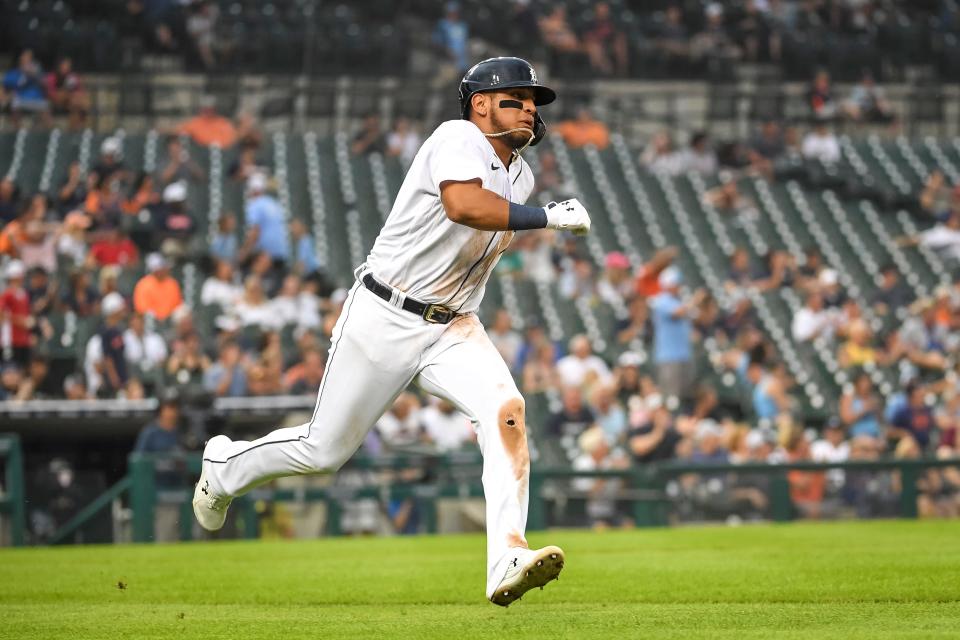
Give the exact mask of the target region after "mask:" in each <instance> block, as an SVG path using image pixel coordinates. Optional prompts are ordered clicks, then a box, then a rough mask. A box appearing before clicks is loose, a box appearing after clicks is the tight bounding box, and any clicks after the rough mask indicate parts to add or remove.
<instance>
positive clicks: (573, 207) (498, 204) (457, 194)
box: [440, 178, 590, 235]
mask: <svg viewBox="0 0 960 640" xmlns="http://www.w3.org/2000/svg"><path fill="white" fill-rule="evenodd" d="M440 200H441V202H442V203H443V209H444V211H445V212H446V214H447V217H448V218H449V219H450V220H451V221H453V222H456V223H457V224H462V225H465V226H468V227H472V228H474V229H481V230H483V231H508V230H509V231H520V230H524V229H544V228H547V229H565V230H569V231H572V232H573V233H575V234H577V235H584V234H586V233H587V232H588V231H590V216H589V215H588V214H587V210H586V209H585V208H584V206H583V205H582V204H580V202H579V201H578V200H577V199H576V198H574V199H572V200H565V201H564V202H561V203H559V204H557V203H555V202H551V203H550V204H548V205H547V206H546V207H528V206H526V205H522V204H517V203H516V202H510V201H509V200H507V199H505V198H502V197H500V196H499V195H497V194H496V193H494V192H493V191H490V190H489V189H484V188H483V186H482V183H481V180H480V178H475V179H473V180H466V181H456V180H445V181H443V182H441V183H440Z"/></svg>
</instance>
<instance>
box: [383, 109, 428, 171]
mask: <svg viewBox="0 0 960 640" xmlns="http://www.w3.org/2000/svg"><path fill="white" fill-rule="evenodd" d="M422 142H423V139H422V138H421V137H420V134H419V133H418V132H417V129H416V127H415V126H414V125H413V123H411V122H410V119H409V118H404V117H399V118H397V119H396V121H395V122H394V123H393V130H392V131H391V132H390V133H389V134H387V155H388V156H392V157H394V158H399V159H400V163H401V164H402V165H403V166H404V167H409V166H410V163H411V162H413V158H414V156H416V155H417V151H419V150H420V144H421V143H422Z"/></svg>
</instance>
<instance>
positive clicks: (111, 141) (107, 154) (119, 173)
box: [88, 136, 130, 192]
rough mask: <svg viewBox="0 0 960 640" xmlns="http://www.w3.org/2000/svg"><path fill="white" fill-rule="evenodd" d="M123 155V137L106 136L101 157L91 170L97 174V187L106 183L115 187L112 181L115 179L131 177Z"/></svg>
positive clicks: (101, 148) (90, 190) (102, 144)
mask: <svg viewBox="0 0 960 640" xmlns="http://www.w3.org/2000/svg"><path fill="white" fill-rule="evenodd" d="M122 157H123V141H122V139H121V138H120V137H118V136H110V137H108V138H104V140H103V142H102V143H100V157H99V158H98V159H97V162H96V163H95V164H94V165H93V169H92V170H91V173H94V174H96V176H97V183H96V187H95V188H100V185H104V184H108V185H111V188H113V187H114V186H115V185H113V184H111V183H113V182H114V181H120V182H123V181H125V180H128V179H129V178H130V169H128V168H127V165H126V164H125V163H124V162H123V159H122ZM93 190H94V189H93V188H91V189H89V190H88V191H89V192H93Z"/></svg>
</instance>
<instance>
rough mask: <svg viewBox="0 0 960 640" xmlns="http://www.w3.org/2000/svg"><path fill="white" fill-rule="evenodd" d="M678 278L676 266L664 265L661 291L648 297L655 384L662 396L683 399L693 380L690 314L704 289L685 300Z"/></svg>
mask: <svg viewBox="0 0 960 640" xmlns="http://www.w3.org/2000/svg"><path fill="white" fill-rule="evenodd" d="M681 282H682V276H681V274H680V270H679V269H677V268H676V267H667V268H666V269H664V270H663V271H662V272H661V273H660V277H659V284H660V293H658V294H657V295H655V296H653V297H652V298H651V299H650V313H651V316H652V318H653V361H654V364H655V365H656V369H657V384H658V385H659V386H660V391H661V392H662V393H663V394H664V395H665V396H674V397H677V398H681V399H686V398H689V397H690V396H691V395H692V392H693V381H694V375H693V374H694V372H693V340H692V335H693V323H692V321H691V316H692V315H693V313H694V311H695V309H696V307H697V305H698V304H700V302H701V301H702V300H703V296H704V291H703V290H699V291H697V292H696V293H695V294H694V295H693V297H691V298H690V299H689V300H688V301H686V302H684V301H682V300H681V299H680V284H681Z"/></svg>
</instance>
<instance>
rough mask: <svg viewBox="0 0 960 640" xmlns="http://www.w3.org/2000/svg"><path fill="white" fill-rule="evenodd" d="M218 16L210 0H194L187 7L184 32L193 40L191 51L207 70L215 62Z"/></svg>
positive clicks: (211, 67) (213, 65)
mask: <svg viewBox="0 0 960 640" xmlns="http://www.w3.org/2000/svg"><path fill="white" fill-rule="evenodd" d="M219 17H220V9H219V7H217V5H216V3H214V2H211V1H210V0H194V2H193V3H192V4H190V6H189V8H188V9H187V20H186V32H187V35H188V36H190V39H191V40H192V41H193V49H194V51H193V53H194V55H196V57H197V58H198V59H199V60H200V62H201V64H202V65H203V67H204V69H206V70H208V71H209V70H211V69H213V68H214V67H215V66H216V64H217V57H216V54H215V50H216V29H217V19H218V18H219Z"/></svg>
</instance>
